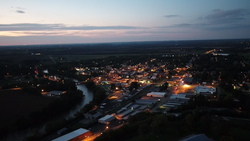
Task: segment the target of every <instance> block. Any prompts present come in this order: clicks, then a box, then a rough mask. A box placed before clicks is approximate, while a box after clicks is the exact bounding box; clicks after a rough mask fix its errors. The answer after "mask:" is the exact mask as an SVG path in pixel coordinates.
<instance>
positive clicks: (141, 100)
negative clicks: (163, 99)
mask: <svg viewBox="0 0 250 141" xmlns="http://www.w3.org/2000/svg"><path fill="white" fill-rule="evenodd" d="M135 103H136V104H140V105H148V106H152V105H155V104H156V103H157V100H146V99H140V100H137V101H135Z"/></svg>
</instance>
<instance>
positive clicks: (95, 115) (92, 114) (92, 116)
mask: <svg viewBox="0 0 250 141" xmlns="http://www.w3.org/2000/svg"><path fill="white" fill-rule="evenodd" d="M101 115H102V113H101V112H98V111H97V110H93V111H90V112H88V113H85V114H84V116H85V117H86V118H89V119H97V118H99V117H100V116H101Z"/></svg>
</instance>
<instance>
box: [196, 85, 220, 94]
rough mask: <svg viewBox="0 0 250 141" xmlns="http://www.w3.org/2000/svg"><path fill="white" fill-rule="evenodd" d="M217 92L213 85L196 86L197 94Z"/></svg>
mask: <svg viewBox="0 0 250 141" xmlns="http://www.w3.org/2000/svg"><path fill="white" fill-rule="evenodd" d="M215 92H216V89H215V88H213V87H207V86H196V87H195V88H194V93H195V94H213V93H215Z"/></svg>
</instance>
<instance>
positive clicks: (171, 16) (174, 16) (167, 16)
mask: <svg viewBox="0 0 250 141" xmlns="http://www.w3.org/2000/svg"><path fill="white" fill-rule="evenodd" d="M164 17H166V18H176V17H180V15H165V16H164Z"/></svg>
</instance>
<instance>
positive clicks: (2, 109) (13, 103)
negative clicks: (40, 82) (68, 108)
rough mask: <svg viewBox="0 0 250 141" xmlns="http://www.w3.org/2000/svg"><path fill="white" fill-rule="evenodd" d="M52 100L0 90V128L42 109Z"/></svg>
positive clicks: (20, 92)
mask: <svg viewBox="0 0 250 141" xmlns="http://www.w3.org/2000/svg"><path fill="white" fill-rule="evenodd" d="M52 100H53V99H51V98H48V97H43V96H36V95H31V94H28V93H26V92H23V91H20V90H0V113H1V116H0V127H6V126H11V125H13V124H15V122H16V121H17V119H18V118H20V117H28V116H29V113H30V112H33V111H37V110H40V109H42V108H43V107H44V106H45V105H47V104H48V103H50V102H51V101H52Z"/></svg>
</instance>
